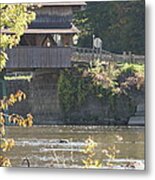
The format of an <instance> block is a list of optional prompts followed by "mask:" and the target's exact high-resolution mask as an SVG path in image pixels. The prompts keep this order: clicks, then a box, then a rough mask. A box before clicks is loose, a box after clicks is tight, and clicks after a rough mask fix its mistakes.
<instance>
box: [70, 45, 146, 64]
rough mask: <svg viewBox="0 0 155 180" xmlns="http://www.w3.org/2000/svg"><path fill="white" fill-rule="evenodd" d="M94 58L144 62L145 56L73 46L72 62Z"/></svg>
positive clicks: (88, 60)
mask: <svg viewBox="0 0 155 180" xmlns="http://www.w3.org/2000/svg"><path fill="white" fill-rule="evenodd" d="M95 59H100V60H103V61H116V62H133V63H134V62H136V63H144V62H145V56H143V55H135V54H132V53H131V52H129V53H126V52H124V53H123V54H115V53H111V52H109V51H106V50H101V51H100V50H98V49H90V48H79V47H73V54H72V58H71V60H72V61H73V62H90V61H92V60H95Z"/></svg>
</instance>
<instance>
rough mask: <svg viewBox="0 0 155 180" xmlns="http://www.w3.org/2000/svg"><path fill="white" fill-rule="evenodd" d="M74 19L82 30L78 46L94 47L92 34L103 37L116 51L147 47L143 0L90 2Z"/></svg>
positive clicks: (111, 48)
mask: <svg viewBox="0 0 155 180" xmlns="http://www.w3.org/2000/svg"><path fill="white" fill-rule="evenodd" d="M74 23H75V24H76V25H77V26H78V27H79V28H80V30H81V31H82V32H81V34H80V38H79V43H78V45H79V46H85V47H92V35H93V34H95V35H96V36H99V37H100V38H101V39H102V40H103V48H104V49H106V50H109V51H112V52H115V53H120V52H121V53H122V52H123V51H132V52H133V53H137V54H144V51H145V4H144V0H140V1H113V2H88V3H87V8H86V10H85V11H83V12H79V13H77V14H76V15H75V20H74Z"/></svg>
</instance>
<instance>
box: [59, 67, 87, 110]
mask: <svg viewBox="0 0 155 180" xmlns="http://www.w3.org/2000/svg"><path fill="white" fill-rule="evenodd" d="M77 71H79V70H77ZM85 85H86V83H85V79H84V78H82V77H80V76H79V75H78V76H76V77H75V76H74V75H73V72H72V71H71V70H65V71H62V72H61V74H60V77H59V81H58V94H59V98H60V102H61V106H62V109H63V110H64V112H65V113H69V112H71V110H73V109H75V108H76V107H80V106H81V105H82V103H83V102H84V101H85V99H86V96H87V92H88V91H87V90H88V89H87V86H85Z"/></svg>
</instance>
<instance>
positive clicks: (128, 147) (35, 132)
mask: <svg viewBox="0 0 155 180" xmlns="http://www.w3.org/2000/svg"><path fill="white" fill-rule="evenodd" d="M6 136H7V138H9V137H10V138H14V140H15V142H16V146H15V147H14V148H13V149H12V150H11V151H10V152H7V156H8V157H9V158H10V160H11V163H12V166H13V167H26V166H28V164H29V165H30V167H50V168H83V167H84V164H83V162H82V160H84V159H86V158H87V157H88V155H87V154H84V153H83V150H84V149H85V147H86V142H85V141H86V139H87V138H88V137H89V136H91V138H92V139H93V140H94V141H95V142H96V143H97V147H96V148H95V155H94V158H95V159H97V160H99V161H100V162H101V163H102V167H101V168H103V169H109V168H110V169H111V168H114V169H132V168H133V169H141V170H143V169H144V127H116V126H114V127H113V126H110V127H108V126H33V127H31V128H22V127H16V126H11V127H7V128H6ZM114 145H115V147H116V150H117V154H116V156H115V158H113V159H109V157H107V156H105V154H104V153H103V151H105V149H106V150H107V149H108V148H109V147H112V146H114ZM107 162H110V163H111V166H110V167H109V165H107Z"/></svg>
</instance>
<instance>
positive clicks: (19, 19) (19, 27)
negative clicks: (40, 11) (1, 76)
mask: <svg viewBox="0 0 155 180" xmlns="http://www.w3.org/2000/svg"><path fill="white" fill-rule="evenodd" d="M33 8H34V7H33V6H32V5H31V4H29V5H28V4H10V5H8V4H0V30H1V31H3V30H4V29H7V30H8V31H9V32H10V33H9V34H6V33H0V40H1V42H0V49H1V50H0V71H1V70H2V69H3V68H4V67H5V65H6V60H7V59H8V57H7V54H6V53H5V50H6V49H7V48H12V47H14V46H16V45H18V43H19V41H20V37H21V36H22V35H23V34H24V31H25V29H26V28H27V27H28V24H30V23H31V22H32V21H33V20H34V19H35V13H34V12H33Z"/></svg>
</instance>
